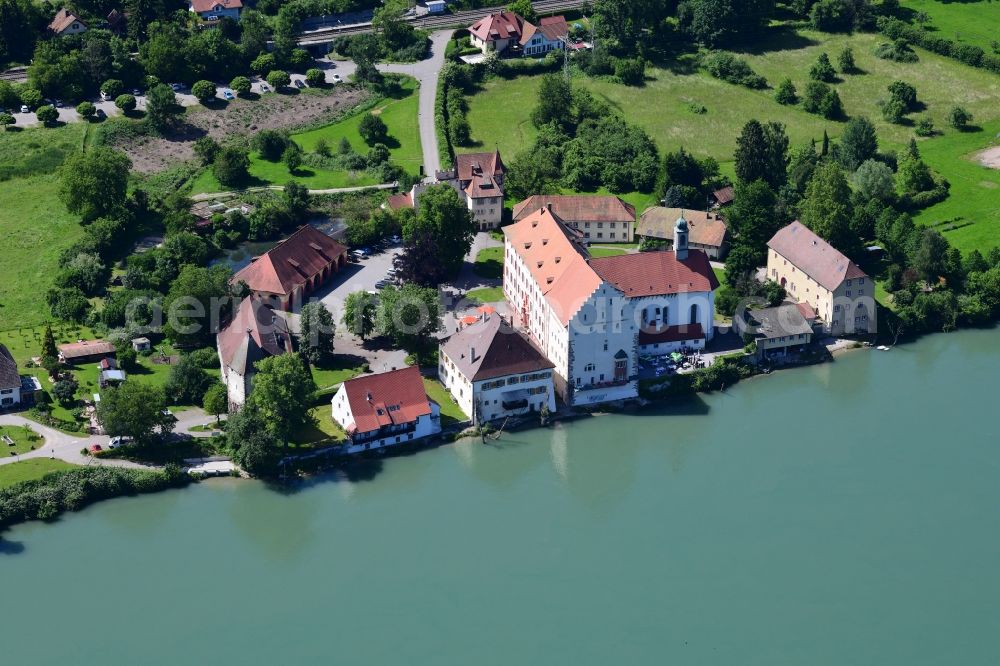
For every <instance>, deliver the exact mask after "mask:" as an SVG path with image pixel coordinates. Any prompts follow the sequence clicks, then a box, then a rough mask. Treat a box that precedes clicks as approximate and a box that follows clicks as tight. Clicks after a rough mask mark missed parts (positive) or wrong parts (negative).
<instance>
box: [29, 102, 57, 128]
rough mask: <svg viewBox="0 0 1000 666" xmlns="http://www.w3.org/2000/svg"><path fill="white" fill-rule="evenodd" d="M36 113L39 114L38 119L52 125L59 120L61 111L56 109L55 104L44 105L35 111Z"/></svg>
mask: <svg viewBox="0 0 1000 666" xmlns="http://www.w3.org/2000/svg"><path fill="white" fill-rule="evenodd" d="M35 115H36V116H38V120H39V121H40V122H41V123H42V124H44V125H52V124H53V123H55V122H56V121H57V120H59V112H58V111H56V107H54V106H48V105H46V106H43V107H41V108H40V109H38V110H37V111H35Z"/></svg>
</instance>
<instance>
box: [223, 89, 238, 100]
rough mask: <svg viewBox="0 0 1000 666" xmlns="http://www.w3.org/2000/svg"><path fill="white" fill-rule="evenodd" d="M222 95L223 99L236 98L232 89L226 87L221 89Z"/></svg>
mask: <svg viewBox="0 0 1000 666" xmlns="http://www.w3.org/2000/svg"><path fill="white" fill-rule="evenodd" d="M222 97H223V98H224V99H236V95H234V94H233V91H232V90H229V89H226V90H223V91H222Z"/></svg>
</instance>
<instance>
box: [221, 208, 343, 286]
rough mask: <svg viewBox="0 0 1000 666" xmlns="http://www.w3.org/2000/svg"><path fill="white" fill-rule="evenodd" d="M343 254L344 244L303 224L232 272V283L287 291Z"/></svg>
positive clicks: (301, 283) (304, 281)
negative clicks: (247, 263)
mask: <svg viewBox="0 0 1000 666" xmlns="http://www.w3.org/2000/svg"><path fill="white" fill-rule="evenodd" d="M346 254H347V248H346V247H344V246H343V245H341V244H340V243H338V242H337V241H335V240H333V239H332V238H330V237H329V236H327V235H326V234H324V233H323V232H322V231H319V230H318V229H316V228H315V227H311V226H309V225H305V226H303V227H300V228H299V230H298V231H296V232H295V233H293V234H292V235H291V236H289V237H288V238H287V239H285V240H284V241H282V242H281V243H279V244H278V245H276V246H275V247H274V248H272V249H271V250H269V251H268V252H267V253H265V254H263V255H261V256H260V257H258V258H256V259H255V260H254V261H253V262H251V263H250V265H249V266H246V267H245V268H243V269H242V270H241V271H240V272H238V273H237V274H236V275H234V276H233V283H234V284H235V283H237V282H239V281H240V280H242V281H244V282H246V283H247V285H248V286H249V287H250V289H251V290H252V291H255V292H261V293H268V294H277V295H287V294H291V293H292V292H293V291H294V290H295V287H297V286H299V285H303V284H305V283H306V282H308V281H309V280H310V279H311V278H313V277H314V276H316V275H319V274H320V273H321V272H322V271H323V269H324V268H325V267H326V266H327V265H328V264H330V263H332V262H336V261H337V258H338V257H339V256H340V255H345V256H346Z"/></svg>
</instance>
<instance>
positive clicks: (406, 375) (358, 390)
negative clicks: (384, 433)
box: [343, 366, 431, 433]
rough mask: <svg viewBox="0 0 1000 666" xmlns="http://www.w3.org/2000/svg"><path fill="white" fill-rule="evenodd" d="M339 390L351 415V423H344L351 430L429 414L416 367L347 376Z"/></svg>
mask: <svg viewBox="0 0 1000 666" xmlns="http://www.w3.org/2000/svg"><path fill="white" fill-rule="evenodd" d="M343 389H344V392H345V393H346V394H347V403H348V405H349V406H350V408H351V416H352V417H353V418H354V423H353V425H352V424H348V425H347V430H348V432H351V433H353V432H371V431H373V430H378V429H379V428H381V427H384V426H388V425H401V424H404V423H413V422H414V421H416V420H417V419H418V418H420V417H421V416H426V415H428V414H430V413H431V405H430V400H429V399H428V397H427V391H426V389H425V388H424V380H423V378H422V377H421V376H420V368H418V367H417V366H410V367H408V368H403V369H402V370H393V371H392V372H382V373H379V374H375V375H365V376H364V377H356V378H354V379H349V380H347V381H346V382H344V385H343Z"/></svg>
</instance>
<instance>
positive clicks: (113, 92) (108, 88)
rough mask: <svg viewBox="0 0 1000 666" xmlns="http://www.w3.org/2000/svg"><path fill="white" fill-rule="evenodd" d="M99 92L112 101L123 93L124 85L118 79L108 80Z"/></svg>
mask: <svg viewBox="0 0 1000 666" xmlns="http://www.w3.org/2000/svg"><path fill="white" fill-rule="evenodd" d="M101 92H102V93H104V94H105V95H106V96H107V97H108V99H114V98H115V97H118V95H121V94H122V93H123V92H125V84H124V83H122V82H121V81H119V80H118V79H108V80H107V81H105V82H104V83H103V84H102V85H101Z"/></svg>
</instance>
